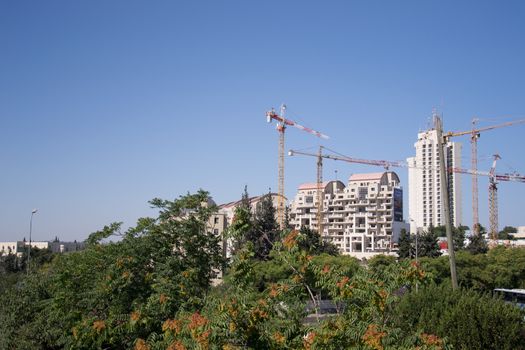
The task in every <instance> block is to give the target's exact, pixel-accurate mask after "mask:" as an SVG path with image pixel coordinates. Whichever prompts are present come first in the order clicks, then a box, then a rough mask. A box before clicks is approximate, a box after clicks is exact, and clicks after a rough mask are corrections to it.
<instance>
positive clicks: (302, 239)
mask: <svg viewBox="0 0 525 350" xmlns="http://www.w3.org/2000/svg"><path fill="white" fill-rule="evenodd" d="M298 244H299V247H300V248H301V249H303V250H305V251H307V252H309V253H310V254H314V255H319V254H323V253H325V254H329V255H339V249H337V247H336V246H335V245H333V244H332V243H331V242H325V241H324V240H320V239H319V233H317V232H315V231H313V230H312V229H310V228H309V227H307V226H303V227H301V230H300V231H299V236H298Z"/></svg>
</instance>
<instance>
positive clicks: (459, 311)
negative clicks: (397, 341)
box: [393, 285, 525, 350]
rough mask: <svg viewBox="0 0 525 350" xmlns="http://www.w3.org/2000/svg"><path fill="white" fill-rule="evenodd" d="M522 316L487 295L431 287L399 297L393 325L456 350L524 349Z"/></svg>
mask: <svg viewBox="0 0 525 350" xmlns="http://www.w3.org/2000/svg"><path fill="white" fill-rule="evenodd" d="M524 315H525V313H524V312H523V311H522V310H520V309H518V308H517V307H515V306H514V305H511V304H507V303H505V302H503V301H502V300H501V299H498V298H495V297H492V296H491V295H489V294H480V293H478V292H475V291H473V290H466V289H458V290H455V291H453V290H452V289H451V288H450V287H447V286H445V285H442V286H435V285H432V286H428V287H424V288H422V289H420V290H419V292H416V291H412V292H410V293H409V294H407V295H405V297H403V298H402V300H401V301H400V302H399V304H398V305H397V306H396V307H395V309H394V310H393V318H394V321H393V325H394V326H397V327H399V328H401V329H403V330H404V331H405V332H407V333H408V334H409V333H410V332H412V330H414V329H419V330H421V331H422V332H424V333H431V334H436V335H437V336H440V337H444V338H446V339H447V340H448V341H449V343H450V344H451V345H453V346H454V348H455V349H498V350H500V349H525V337H524V335H523V331H524V327H525V324H524V321H523V320H524V318H523V317H524Z"/></svg>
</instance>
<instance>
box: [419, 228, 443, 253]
mask: <svg viewBox="0 0 525 350" xmlns="http://www.w3.org/2000/svg"><path fill="white" fill-rule="evenodd" d="M440 255H441V252H440V249H439V242H438V238H437V237H436V236H435V235H434V233H433V232H432V231H431V230H429V231H426V232H423V234H421V235H419V237H418V256H420V257H423V256H428V257H430V258H435V257H438V256H440Z"/></svg>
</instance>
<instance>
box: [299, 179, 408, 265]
mask: <svg viewBox="0 0 525 350" xmlns="http://www.w3.org/2000/svg"><path fill="white" fill-rule="evenodd" d="M322 189H323V222H322V235H323V239H324V240H325V241H330V242H332V243H333V244H335V245H336V246H337V247H338V248H339V250H340V251H341V253H343V254H349V255H354V256H357V257H366V256H371V255H375V254H378V253H388V252H390V251H391V250H392V249H395V247H396V245H397V240H398V238H399V234H400V231H401V229H403V228H404V229H407V230H408V225H407V224H406V223H404V222H403V190H402V188H401V186H400V183H399V177H398V176H397V174H396V173H394V172H382V173H372V174H355V175H352V176H350V178H349V180H348V185H347V186H346V187H345V185H344V184H343V183H342V182H341V181H330V182H325V183H323V185H322ZM290 216H291V221H290V223H291V224H292V226H294V227H295V228H296V229H300V228H301V227H302V226H308V227H310V228H311V229H312V230H318V223H317V185H316V184H315V183H313V184H303V185H301V186H300V187H299V189H298V192H297V195H296V196H295V199H294V200H293V202H292V203H291V213H290Z"/></svg>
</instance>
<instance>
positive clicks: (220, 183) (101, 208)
mask: <svg viewBox="0 0 525 350" xmlns="http://www.w3.org/2000/svg"><path fill="white" fill-rule="evenodd" d="M524 18H525V2H523V1H468V2H467V1H421V0H414V1H365V0H363V1H304V0H301V1H283V0H281V1H269V0H266V1H249V0H242V1H241V0H239V1H217V0H210V1H197V0H191V1H131V0H125V1H124V0H123V1H106V0H104V1H94V0H91V1H24V0H19V1H8V0H4V1H0V121H1V124H0V132H1V137H0V162H1V163H0V164H1V175H0V180H1V181H0V240H15V239H22V237H24V236H26V237H27V236H28V231H29V219H30V215H31V210H32V209H33V208H38V209H39V212H38V213H37V214H36V215H35V217H34V226H33V227H34V230H33V239H37V240H47V239H53V238H54V237H55V236H58V237H59V238H60V239H62V240H73V239H77V240H81V239H85V238H86V237H87V235H88V234H89V233H90V232H93V231H95V230H97V229H99V228H101V227H102V226H103V225H105V224H108V223H110V222H113V221H123V222H124V223H125V226H129V225H133V224H134V223H135V221H136V219H137V218H139V217H141V216H149V215H154V212H153V211H152V210H151V209H150V208H149V205H148V203H147V201H148V200H150V199H152V198H154V197H160V198H165V199H174V198H176V197H178V196H179V195H181V194H185V193H187V192H188V191H190V192H193V191H195V190H197V189H199V188H203V189H206V190H208V191H210V192H211V194H212V196H213V198H214V199H215V200H216V202H218V203H221V202H227V201H231V200H235V199H237V198H238V197H239V196H240V194H241V193H242V190H243V187H244V185H248V190H249V192H250V194H253V195H258V194H261V193H265V192H267V191H268V188H269V187H271V188H272V189H273V190H274V191H275V190H276V189H277V140H278V134H277V132H276V131H275V126H274V125H268V124H267V123H266V119H265V112H266V111H267V110H268V109H270V108H271V107H278V106H279V105H280V104H281V103H282V102H285V103H286V104H287V106H288V114H287V115H288V117H290V118H291V119H294V120H296V121H298V122H300V123H302V124H304V125H305V126H309V127H311V128H314V129H317V130H319V131H321V132H323V133H325V134H327V135H329V136H330V137H331V139H330V140H328V141H326V142H323V144H325V145H326V146H327V147H329V148H332V149H334V150H337V151H339V152H341V153H344V154H347V155H350V156H356V157H362V158H370V159H390V160H404V159H405V158H406V157H409V156H412V155H413V154H414V152H415V151H414V148H413V144H414V142H415V141H416V136H417V132H418V131H419V130H422V129H425V128H426V126H427V124H428V121H429V117H430V116H431V112H432V108H434V107H435V108H437V109H438V110H439V111H440V112H441V113H443V116H444V124H445V129H446V130H467V129H469V128H470V121H471V119H472V117H473V116H477V117H479V118H482V121H481V122H480V123H479V125H481V126H487V125H491V124H493V123H498V122H502V121H508V120H513V119H519V118H525V84H524V83H525V69H524V68H525V39H524V38H525V20H524ZM524 134H525V125H521V126H515V127H510V128H505V129H499V130H495V131H490V132H487V133H485V134H483V135H482V136H481V139H480V142H479V154H480V158H481V160H480V163H479V168H480V169H483V170H488V168H489V167H490V161H489V160H488V156H490V155H491V154H493V153H495V152H499V153H500V154H501V156H502V158H503V159H502V160H501V162H500V164H499V165H498V168H499V171H500V172H508V171H511V170H516V171H518V172H520V173H525V164H524V163H525V154H524V152H523V151H524V148H525V139H524V137H523V135H524ZM286 141H287V146H286V148H287V149H288V148H294V149H304V148H308V147H316V146H318V145H319V144H320V143H319V142H320V140H318V139H316V138H315V137H313V136H310V135H308V134H306V133H304V132H301V131H299V130H295V129H288V132H287V139H286ZM460 141H462V142H463V148H464V150H463V155H464V167H469V166H470V160H469V159H470V158H469V157H470V145H469V142H468V138H463V139H461V140H460ZM325 170H326V171H325V178H334V177H335V170H338V178H339V179H342V180H346V179H347V177H348V176H349V175H350V174H351V173H357V172H367V171H378V170H381V169H377V168H367V167H365V166H361V165H350V164H343V163H329V162H326V165H325ZM397 172H398V174H399V175H400V177H401V180H402V182H403V185H404V186H405V189H408V186H407V183H406V180H407V174H406V170H404V169H400V170H398V171H397ZM315 176H316V169H315V159H313V158H300V157H295V158H288V157H287V159H286V194H287V195H288V196H289V197H293V196H294V195H295V191H296V188H297V186H298V185H299V184H300V183H302V182H309V181H314V180H315ZM463 180H464V181H463V188H464V190H463V197H464V201H463V212H464V215H463V221H464V222H465V223H466V224H467V225H470V224H471V210H470V205H471V201H470V197H471V191H470V179H469V177H468V176H464V177H463ZM486 189H487V179H486V178H481V179H480V199H479V201H480V217H481V222H482V224H483V225H485V226H487V225H488V222H487V221H488V209H487V190H486ZM499 189H500V190H499V203H500V227H502V226H503V225H514V226H517V225H525V217H524V215H523V212H524V208H525V184H520V183H503V184H501V185H500V187H499ZM405 192H406V190H405ZM405 197H406V193H405ZM407 216H408V207H407V203H405V218H406V217H407Z"/></svg>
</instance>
